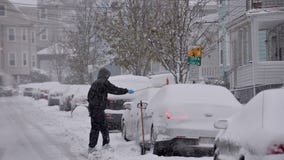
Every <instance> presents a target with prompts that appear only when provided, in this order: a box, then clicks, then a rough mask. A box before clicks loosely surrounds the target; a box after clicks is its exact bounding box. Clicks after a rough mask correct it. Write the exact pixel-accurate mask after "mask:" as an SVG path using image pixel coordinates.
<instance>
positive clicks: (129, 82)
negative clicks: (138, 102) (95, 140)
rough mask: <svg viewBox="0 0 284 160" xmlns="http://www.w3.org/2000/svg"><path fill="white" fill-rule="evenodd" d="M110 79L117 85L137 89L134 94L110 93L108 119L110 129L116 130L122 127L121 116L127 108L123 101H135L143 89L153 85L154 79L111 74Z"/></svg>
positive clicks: (106, 113)
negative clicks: (124, 106)
mask: <svg viewBox="0 0 284 160" xmlns="http://www.w3.org/2000/svg"><path fill="white" fill-rule="evenodd" d="M109 81H110V82H111V83H112V84H114V85H116V86H117V87H121V88H127V89H133V90H134V91H135V93H134V94H124V95H113V94H109V95H108V105H107V107H106V110H105V115H106V120H107V123H108V129H109V130H110V131H114V132H116V131H120V130H121V129H122V128H121V118H122V115H123V112H124V110H125V109H124V108H123V103H124V102H127V101H133V100H134V99H135V97H136V96H137V95H138V94H139V93H140V92H141V89H142V91H143V90H144V89H147V88H149V87H151V86H152V83H151V82H152V81H151V80H150V79H149V78H148V77H144V76H135V75H119V76H111V77H110V78H109Z"/></svg>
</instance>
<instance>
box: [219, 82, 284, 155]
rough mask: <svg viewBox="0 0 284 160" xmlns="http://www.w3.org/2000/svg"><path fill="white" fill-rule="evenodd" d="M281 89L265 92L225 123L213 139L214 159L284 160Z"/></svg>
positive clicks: (283, 118) (283, 89) (283, 106)
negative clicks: (221, 130)
mask: <svg viewBox="0 0 284 160" xmlns="http://www.w3.org/2000/svg"><path fill="white" fill-rule="evenodd" d="M283 97H284V88H281V89H270V90H265V91H262V92H260V93H259V94H257V95H256V96H255V97H253V98H252V99H251V100H250V101H249V102H248V103H247V104H246V105H245V106H244V107H243V109H241V110H240V112H238V113H236V114H235V115H233V116H232V117H230V118H229V119H228V120H226V119H223V120H219V121H216V122H215V124H214V125H215V127H216V128H219V129H224V130H223V132H220V134H219V135H218V136H217V138H216V142H215V148H216V150H215V156H214V159H215V160H223V159H224V160H227V159H230V160H280V159H284V129H283V127H281V126H282V123H283V121H284V116H283V115H284V98H283Z"/></svg>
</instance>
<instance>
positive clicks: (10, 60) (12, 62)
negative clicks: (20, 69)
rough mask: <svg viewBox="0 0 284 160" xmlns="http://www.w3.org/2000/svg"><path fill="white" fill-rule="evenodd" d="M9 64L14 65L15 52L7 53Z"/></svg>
mask: <svg viewBox="0 0 284 160" xmlns="http://www.w3.org/2000/svg"><path fill="white" fill-rule="evenodd" d="M9 64H10V66H16V54H15V53H10V54H9Z"/></svg>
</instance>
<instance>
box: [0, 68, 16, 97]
mask: <svg viewBox="0 0 284 160" xmlns="http://www.w3.org/2000/svg"><path fill="white" fill-rule="evenodd" d="M13 86H14V87H15V85H14V80H13V78H12V76H11V75H8V74H5V73H3V72H0V97H7V96H13V95H14V94H16V93H17V90H16V89H15V88H14V87H13Z"/></svg>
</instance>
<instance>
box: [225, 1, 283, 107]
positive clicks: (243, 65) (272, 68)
mask: <svg viewBox="0 0 284 160" xmlns="http://www.w3.org/2000/svg"><path fill="white" fill-rule="evenodd" d="M223 4H224V5H227V11H228V12H227V13H229V14H228V15H227V16H228V17H227V22H226V34H227V36H228V39H227V40H226V41H228V44H227V47H228V49H227V52H228V56H229V59H230V62H229V64H230V69H229V71H230V72H229V74H228V75H229V78H230V88H231V90H232V91H234V93H235V95H236V96H237V97H239V98H240V100H241V102H243V103H246V102H247V101H248V100H249V99H251V98H252V97H253V96H254V95H255V94H257V93H258V92H260V91H261V90H263V89H267V88H277V87H280V86H282V84H283V83H284V52H283V49H284V1H282V0H281V1H279V0H234V1H226V2H225V3H223ZM241 6H243V7H241Z"/></svg>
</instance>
